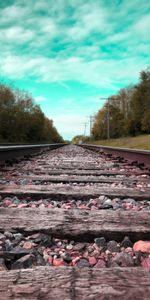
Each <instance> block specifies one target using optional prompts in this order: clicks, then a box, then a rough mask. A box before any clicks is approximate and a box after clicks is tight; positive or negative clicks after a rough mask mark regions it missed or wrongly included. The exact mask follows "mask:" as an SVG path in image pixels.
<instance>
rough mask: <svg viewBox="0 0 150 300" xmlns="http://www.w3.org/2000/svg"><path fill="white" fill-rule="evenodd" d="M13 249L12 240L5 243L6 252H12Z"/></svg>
mask: <svg viewBox="0 0 150 300" xmlns="http://www.w3.org/2000/svg"><path fill="white" fill-rule="evenodd" d="M12 249H13V244H12V243H11V241H10V240H6V241H5V250H6V251H11V250H12Z"/></svg>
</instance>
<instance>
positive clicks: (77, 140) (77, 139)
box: [72, 135, 90, 144]
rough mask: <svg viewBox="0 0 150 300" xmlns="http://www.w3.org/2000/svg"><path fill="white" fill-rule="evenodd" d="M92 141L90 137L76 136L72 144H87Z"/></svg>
mask: <svg viewBox="0 0 150 300" xmlns="http://www.w3.org/2000/svg"><path fill="white" fill-rule="evenodd" d="M89 141H90V137H89V136H84V135H76V136H75V137H74V138H73V139H72V144H82V143H87V142H89Z"/></svg>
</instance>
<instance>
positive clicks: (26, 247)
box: [23, 242, 33, 249]
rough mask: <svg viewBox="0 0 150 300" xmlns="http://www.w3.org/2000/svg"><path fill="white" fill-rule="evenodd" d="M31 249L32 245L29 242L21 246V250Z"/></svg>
mask: <svg viewBox="0 0 150 300" xmlns="http://www.w3.org/2000/svg"><path fill="white" fill-rule="evenodd" d="M32 247H33V243H31V242H25V243H24V244H23V248H25V249H32Z"/></svg>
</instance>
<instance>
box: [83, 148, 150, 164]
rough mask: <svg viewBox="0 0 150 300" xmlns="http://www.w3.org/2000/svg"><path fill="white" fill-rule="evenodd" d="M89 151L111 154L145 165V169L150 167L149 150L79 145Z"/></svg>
mask: <svg viewBox="0 0 150 300" xmlns="http://www.w3.org/2000/svg"><path fill="white" fill-rule="evenodd" d="M79 146H81V147H84V148H86V149H89V150H93V151H96V152H101V153H102V152H103V153H107V154H110V155H112V156H115V157H123V158H125V159H127V160H128V161H132V162H133V161H134V162H137V163H140V164H144V165H145V167H150V151H149V150H138V149H129V148H118V147H106V146H102V145H100V146H97V145H91V144H82V145H79Z"/></svg>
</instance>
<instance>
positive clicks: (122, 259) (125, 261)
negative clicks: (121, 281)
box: [113, 252, 134, 267]
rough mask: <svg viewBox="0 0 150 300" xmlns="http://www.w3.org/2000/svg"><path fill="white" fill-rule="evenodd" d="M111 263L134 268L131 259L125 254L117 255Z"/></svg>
mask: <svg viewBox="0 0 150 300" xmlns="http://www.w3.org/2000/svg"><path fill="white" fill-rule="evenodd" d="M113 261H114V262H115V263H117V265H118V266H120V267H133V266H134V260H133V257H132V256H131V255H130V254H128V253H126V252H120V253H117V254H116V256H115V258H114V260H113Z"/></svg>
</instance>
